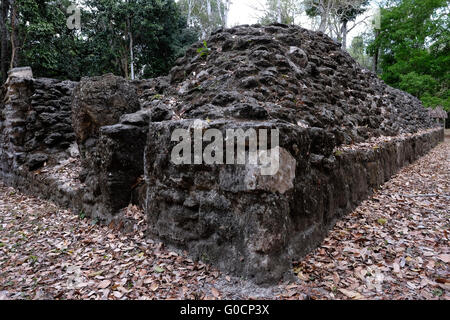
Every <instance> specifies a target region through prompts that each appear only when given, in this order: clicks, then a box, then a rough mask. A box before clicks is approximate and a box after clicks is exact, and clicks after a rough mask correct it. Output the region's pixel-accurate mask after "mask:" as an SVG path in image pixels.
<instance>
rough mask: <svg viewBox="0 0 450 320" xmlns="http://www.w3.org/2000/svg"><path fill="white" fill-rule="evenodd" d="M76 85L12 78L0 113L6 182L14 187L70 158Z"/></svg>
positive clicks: (1, 169) (0, 167)
mask: <svg viewBox="0 0 450 320" xmlns="http://www.w3.org/2000/svg"><path fill="white" fill-rule="evenodd" d="M75 85H76V83H74V82H71V81H58V80H53V79H44V78H41V79H32V78H28V77H25V78H23V77H20V76H19V77H18V76H16V75H15V74H14V73H11V74H10V77H9V79H8V82H7V84H6V85H5V88H4V92H3V97H2V98H3V104H2V105H1V110H0V133H1V134H0V141H1V145H0V177H1V178H2V180H6V181H11V183H13V181H14V180H16V179H19V177H24V176H26V175H27V173H28V172H30V171H34V170H36V169H39V168H42V167H43V166H44V165H45V164H49V165H53V164H55V163H58V161H59V160H61V159H65V158H68V155H69V153H70V152H69V149H70V146H71V144H72V143H73V142H74V141H75V134H74V131H73V129H72V124H71V118H70V114H71V108H70V102H71V94H72V90H73V88H74V87H75ZM17 184H18V183H17ZM24 184H26V183H25V182H24Z"/></svg>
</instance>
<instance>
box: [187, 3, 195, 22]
mask: <svg viewBox="0 0 450 320" xmlns="http://www.w3.org/2000/svg"><path fill="white" fill-rule="evenodd" d="M192 1H194V0H188V15H187V25H188V27H190V26H191V17H192Z"/></svg>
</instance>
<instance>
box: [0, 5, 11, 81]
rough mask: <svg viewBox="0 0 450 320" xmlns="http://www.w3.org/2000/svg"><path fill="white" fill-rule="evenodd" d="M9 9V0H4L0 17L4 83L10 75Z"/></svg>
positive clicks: (1, 62)
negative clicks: (7, 25)
mask: <svg viewBox="0 0 450 320" xmlns="http://www.w3.org/2000/svg"><path fill="white" fill-rule="evenodd" d="M8 11H9V0H2V9H1V17H0V20H1V21H0V32H1V37H2V39H1V41H2V43H1V61H0V64H1V72H2V83H4V82H5V81H6V79H7V76H8V62H9V59H8V29H7V28H6V24H7V20H8Z"/></svg>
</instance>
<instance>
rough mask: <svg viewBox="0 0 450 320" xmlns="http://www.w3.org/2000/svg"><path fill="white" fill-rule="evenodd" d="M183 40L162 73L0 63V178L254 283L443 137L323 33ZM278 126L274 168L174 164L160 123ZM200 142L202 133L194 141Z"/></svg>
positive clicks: (276, 28)
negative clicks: (67, 74)
mask: <svg viewBox="0 0 450 320" xmlns="http://www.w3.org/2000/svg"><path fill="white" fill-rule="evenodd" d="M206 43H207V48H208V50H207V52H205V54H199V52H198V51H197V49H198V48H199V47H202V46H203V43H200V42H198V43H196V44H195V45H193V46H192V47H191V48H190V49H189V50H188V51H187V52H186V54H185V56H184V57H182V58H180V59H178V60H177V62H176V65H175V67H174V68H173V69H172V70H171V71H170V74H169V75H168V76H164V77H159V78H154V79H148V80H136V81H129V80H125V79H124V78H121V77H117V76H114V75H112V74H107V75H104V76H99V77H91V78H83V79H82V80H81V81H80V82H72V81H60V80H54V79H47V78H33V76H32V70H31V69H30V68H18V69H13V70H11V71H10V74H9V77H8V81H7V83H6V84H5V86H4V87H3V91H2V102H1V106H0V141H1V143H0V179H1V180H2V181H3V182H4V183H5V184H7V185H9V186H14V187H15V188H17V189H18V190H20V191H22V192H24V193H27V194H32V195H36V196H39V197H42V198H45V199H49V200H51V201H54V202H56V203H58V204H59V205H61V206H64V207H67V208H71V209H72V210H73V211H74V212H75V213H79V212H83V213H85V214H86V215H88V216H89V217H91V218H93V219H98V220H99V221H101V222H102V223H106V224H109V223H111V222H113V223H119V221H122V223H123V224H124V225H125V226H127V221H126V220H125V221H123V220H124V217H123V216H122V215H121V210H122V209H124V208H125V207H127V206H128V205H129V204H130V203H133V204H136V205H138V206H139V207H140V208H141V209H142V210H144V212H145V214H146V216H147V218H148V221H149V228H148V230H147V232H148V237H152V238H154V239H159V240H161V241H162V242H164V243H165V244H167V245H168V246H171V247H173V248H176V249H180V250H187V252H188V253H189V255H190V256H192V257H193V258H194V259H199V260H202V261H205V262H208V263H211V264H212V265H214V266H216V267H218V268H219V269H220V270H222V271H225V272H230V273H231V274H234V275H238V276H242V277H244V278H246V279H250V280H252V281H254V282H256V283H258V284H268V283H275V282H277V281H279V280H280V279H283V278H284V277H287V276H289V270H290V266H291V263H292V261H293V260H296V259H300V258H301V257H303V256H304V255H305V254H307V253H308V252H310V251H311V250H313V249H314V248H315V247H316V246H317V245H319V243H320V241H321V240H323V239H324V237H325V236H326V235H327V232H328V230H329V229H330V228H331V227H332V226H333V225H334V224H335V223H336V221H338V220H339V219H340V218H341V217H343V216H345V215H346V214H348V213H350V212H351V211H352V210H353V209H354V208H355V207H357V206H358V205H359V204H360V203H361V202H362V201H363V200H365V199H366V198H367V197H368V196H369V195H371V194H372V193H373V191H374V190H376V189H377V188H378V187H379V186H381V185H382V184H383V183H385V182H386V181H388V180H389V179H390V177H391V176H392V175H394V174H395V173H396V172H397V171H398V170H399V169H401V168H402V167H403V166H405V165H407V164H410V163H412V162H413V161H415V160H416V159H418V158H419V157H421V156H422V155H425V154H426V153H427V152H428V151H429V150H431V149H432V148H433V147H435V146H436V145H437V144H438V143H439V142H441V141H442V140H443V139H444V130H443V129H442V127H441V126H439V124H438V123H437V122H436V121H435V120H434V119H433V118H431V117H430V114H429V113H428V112H427V110H426V109H425V108H423V106H422V104H421V102H420V101H419V100H418V99H417V98H415V97H413V96H412V95H410V94H408V93H405V92H403V91H400V90H398V89H394V88H392V87H389V86H388V85H386V84H384V83H383V82H382V81H381V80H380V79H379V78H378V77H377V76H376V75H375V74H373V73H371V72H369V71H368V70H366V69H363V68H362V67H360V66H359V64H357V63H356V62H355V61H354V60H353V59H352V58H351V56H350V55H349V54H348V53H347V52H345V51H343V50H342V49H341V46H340V44H339V43H337V42H335V41H333V40H332V39H331V38H329V37H328V36H326V35H324V34H323V33H320V32H319V33H317V32H313V31H309V30H306V29H303V28H300V27H296V26H287V25H282V24H272V25H268V26H262V25H252V26H238V27H233V28H230V29H224V30H219V31H216V32H214V33H213V34H212V35H211V36H210V37H209V38H208V39H207V41H206ZM198 120H202V123H203V124H204V127H203V128H204V129H205V130H206V129H217V130H219V131H220V132H223V133H225V131H226V130H227V129H243V130H248V129H252V128H253V129H268V130H269V129H278V130H279V139H280V141H279V150H280V170H279V171H278V173H277V174H276V175H274V176H264V175H261V172H260V170H261V168H260V167H258V166H255V165H251V164H244V165H227V164H223V165H206V164H199V165H175V164H173V163H172V162H171V159H170V154H171V150H172V148H173V147H174V146H175V145H176V144H177V142H174V141H172V136H171V135H172V132H173V131H174V130H176V129H187V130H194V129H193V128H194V123H195V121H198ZM203 147H206V144H204V145H203Z"/></svg>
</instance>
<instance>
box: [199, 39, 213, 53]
mask: <svg viewBox="0 0 450 320" xmlns="http://www.w3.org/2000/svg"><path fill="white" fill-rule="evenodd" d="M210 51H211V49H210V48H208V44H207V43H206V41H203V47H201V48H198V49H197V53H198V54H199V55H200V57H207V56H208V55H209V52H210Z"/></svg>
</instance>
